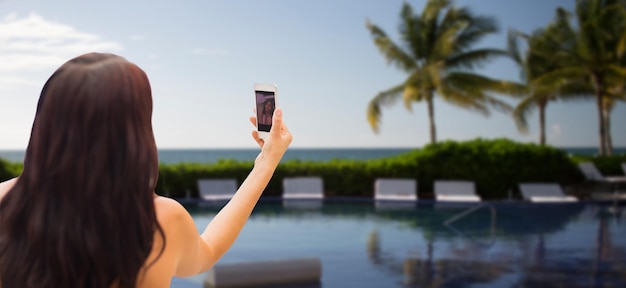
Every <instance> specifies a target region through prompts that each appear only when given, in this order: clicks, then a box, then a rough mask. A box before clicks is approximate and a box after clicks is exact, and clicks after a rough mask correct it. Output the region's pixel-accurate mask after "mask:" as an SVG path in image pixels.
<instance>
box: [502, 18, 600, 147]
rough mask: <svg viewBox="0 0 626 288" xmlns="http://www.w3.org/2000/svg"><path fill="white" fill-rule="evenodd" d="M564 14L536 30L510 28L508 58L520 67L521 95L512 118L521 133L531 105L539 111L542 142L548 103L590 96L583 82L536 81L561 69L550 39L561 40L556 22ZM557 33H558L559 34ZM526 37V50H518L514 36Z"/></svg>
mask: <svg viewBox="0 0 626 288" xmlns="http://www.w3.org/2000/svg"><path fill="white" fill-rule="evenodd" d="M563 17H567V15H565V14H563V13H562V11H557V15H556V19H555V21H554V24H550V25H548V26H547V27H545V28H541V29H537V30H535V31H534V32H533V33H532V34H530V35H528V34H524V33H521V32H518V31H510V32H509V39H508V47H507V48H508V52H509V55H510V56H511V58H512V59H513V60H514V61H515V62H516V63H517V64H518V65H519V66H520V76H521V77H520V78H521V79H522V81H523V84H522V85H523V86H524V88H525V89H524V90H525V92H524V97H523V98H522V99H521V101H520V102H519V103H518V105H517V106H516V107H515V109H514V110H513V118H514V120H515V123H516V124H517V127H518V129H519V130H520V131H522V132H524V133H525V132H527V131H528V122H527V120H526V119H527V117H528V114H529V113H530V112H532V110H534V109H535V108H536V109H537V110H538V113H539V144H540V145H542V146H543V145H545V144H546V132H545V126H546V124H545V119H546V118H545V114H546V108H547V106H548V103H549V102H551V101H555V100H558V99H568V98H574V97H585V96H588V95H591V93H592V91H591V87H590V85H588V84H587V83H581V82H567V83H566V84H559V85H556V86H555V85H554V83H542V82H539V81H537V79H541V76H543V75H545V74H547V73H550V72H553V71H556V70H558V69H560V68H562V66H563V65H564V64H563V59H562V57H558V56H559V50H558V47H555V46H554V45H552V41H553V40H556V39H563V38H564V35H562V33H561V31H560V29H559V28H560V27H559V23H560V21H562V19H563ZM559 33H561V35H559ZM519 38H522V39H524V40H526V44H527V46H526V47H527V49H526V51H525V53H522V52H521V49H520V46H519V43H518V39H519Z"/></svg>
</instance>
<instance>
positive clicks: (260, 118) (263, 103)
mask: <svg viewBox="0 0 626 288" xmlns="http://www.w3.org/2000/svg"><path fill="white" fill-rule="evenodd" d="M254 99H255V105H256V106H255V107H256V128H257V131H258V132H259V138H261V139H265V138H266V137H267V135H268V134H269V132H270V130H271V129H272V116H274V109H276V104H278V101H277V100H278V86H276V85H274V84H263V83H255V84H254Z"/></svg>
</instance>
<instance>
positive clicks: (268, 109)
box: [259, 98, 274, 125]
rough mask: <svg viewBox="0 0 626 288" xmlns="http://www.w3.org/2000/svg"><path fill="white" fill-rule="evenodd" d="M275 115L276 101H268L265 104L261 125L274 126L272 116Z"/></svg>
mask: <svg viewBox="0 0 626 288" xmlns="http://www.w3.org/2000/svg"><path fill="white" fill-rule="evenodd" d="M273 115H274V99H273V98H272V99H267V100H265V101H264V102H263V111H262V113H261V119H259V123H260V124H263V125H272V116H273Z"/></svg>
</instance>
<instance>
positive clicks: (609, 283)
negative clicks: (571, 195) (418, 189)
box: [367, 206, 626, 287]
mask: <svg viewBox="0 0 626 288" xmlns="http://www.w3.org/2000/svg"><path fill="white" fill-rule="evenodd" d="M612 208H613V209H614V207H612ZM583 209H584V206H569V208H563V207H558V209H557V207H556V206H555V207H543V209H534V210H533V211H532V212H533V213H534V215H527V214H520V215H517V216H515V215H514V214H515V212H513V211H512V210H508V211H507V212H505V213H504V214H505V215H507V214H508V216H504V218H507V217H508V222H509V223H508V224H505V226H506V225H510V226H508V227H504V226H499V227H495V228H494V227H490V229H497V230H498V235H499V236H498V239H497V241H498V242H499V243H496V245H495V246H494V247H492V246H488V245H481V242H480V241H474V239H473V238H472V239H470V238H468V237H465V236H462V235H461V236H459V235H460V234H457V236H456V237H450V235H449V234H448V231H446V230H445V228H444V226H442V225H436V224H435V225H429V223H426V222H421V223H419V222H418V223H417V226H419V228H420V229H422V232H423V235H424V236H425V238H426V241H427V247H426V249H425V250H426V253H425V254H426V257H425V258H421V257H416V256H415V255H414V254H415V253H409V251H407V253H406V254H407V256H406V257H404V259H402V260H400V259H398V258H393V257H384V256H383V255H385V246H384V245H383V243H382V242H383V239H381V238H384V236H385V235H384V234H382V235H381V233H380V232H379V231H378V230H374V231H372V232H371V233H370V235H369V238H368V242H367V252H368V256H369V259H370V260H371V262H372V263H373V264H375V265H376V266H377V267H379V269H384V270H386V271H394V272H395V273H402V274H403V275H404V282H403V285H404V286H405V287H470V286H473V285H475V284H480V283H487V284H492V286H489V285H488V286H489V287H501V285H500V284H497V283H498V281H502V284H503V285H502V286H506V287H511V286H512V287H626V247H625V245H624V244H625V243H626V240H622V241H620V242H621V243H620V245H617V246H616V245H614V243H613V241H612V239H615V238H614V237H613V236H612V235H611V227H612V226H611V225H610V224H609V222H610V221H611V220H612V218H609V217H607V214H606V213H604V214H603V213H598V214H597V215H596V217H597V221H589V222H590V223H588V224H591V223H594V222H595V223H597V228H596V229H595V230H596V233H597V235H596V237H594V238H593V239H595V243H586V244H584V243H583V244H576V245H575V246H573V247H568V246H567V245H563V246H561V245H560V244H561V243H559V242H556V241H549V240H548V239H550V238H551V237H552V236H553V235H558V234H559V232H562V231H563V230H566V229H567V227H566V226H567V225H568V224H569V223H570V222H571V221H573V219H575V218H576V217H578V215H579V214H580V213H581V211H582V210H583ZM588 209H592V210H593V209H599V210H600V211H603V209H604V208H601V207H600V208H597V207H589V208H588ZM620 209H623V208H620ZM555 210H557V211H556V212H557V213H558V214H555ZM518 212H522V213H528V211H521V210H520V211H518ZM610 215H618V216H617V217H621V216H619V215H621V213H619V214H616V213H612V214H610ZM513 216H515V217H513ZM516 217H518V218H517V220H518V222H520V221H522V220H531V221H535V220H539V219H545V221H537V222H535V225H534V226H533V225H529V226H528V229H520V227H519V226H518V227H514V226H513V225H511V224H514V223H515V221H514V220H515V219H514V218H516ZM615 220H616V221H615V222H613V223H620V222H618V221H619V219H615ZM489 221H490V219H489V217H486V215H483V216H480V217H475V219H472V220H470V221H468V222H466V223H463V224H465V225H466V227H462V226H463V224H462V223H457V224H458V225H459V226H461V228H459V229H464V231H467V233H470V234H472V233H474V235H481V233H480V232H481V231H483V230H485V229H484V228H483V227H482V226H481V225H479V222H483V223H485V222H486V223H489ZM574 221H576V220H574ZM459 222H460V221H459ZM492 223H493V222H492ZM430 224H434V223H432V222H431V223H430ZM518 224H519V223H518ZM613 227H618V228H620V229H621V234H620V235H621V236H622V237H623V236H626V234H625V233H624V230H625V229H624V227H623V225H620V226H613ZM474 230H478V232H476V231H474ZM580 233H584V232H581V231H574V233H569V234H572V235H570V237H573V239H566V241H572V242H576V240H577V239H576V237H580V236H585V235H581V234H580ZM442 237H443V238H442ZM479 237H480V236H479ZM483 237H484V236H483ZM555 237H557V236H555ZM619 239H624V238H619ZM435 246H437V247H440V248H437V249H438V251H440V252H439V253H440V254H441V256H439V257H434V250H435ZM515 247H517V248H515ZM391 249H393V247H391ZM442 250H443V251H442ZM408 254H413V255H408ZM399 262H401V263H402V264H401V265H399ZM400 266H401V268H399V267H400ZM400 269H401V271H400ZM505 275H509V276H511V275H513V276H514V277H508V278H509V279H511V278H513V279H515V278H516V280H512V281H511V280H509V282H508V283H506V284H505V282H504V281H505V280H503V279H506V278H507V277H503V276H505Z"/></svg>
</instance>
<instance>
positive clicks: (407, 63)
mask: <svg viewBox="0 0 626 288" xmlns="http://www.w3.org/2000/svg"><path fill="white" fill-rule="evenodd" d="M366 26H367V28H368V29H369V30H370V34H371V35H372V37H373V38H374V43H375V44H376V46H377V47H378V50H379V51H380V52H381V53H382V54H383V56H385V59H386V60H387V63H389V64H393V65H395V66H396V67H398V68H400V69H402V70H403V71H411V70H413V69H415V66H416V65H415V62H414V61H413V58H411V56H409V55H408V54H407V53H406V52H405V51H403V50H402V49H400V47H398V46H397V45H396V44H395V43H394V42H393V41H392V40H391V39H390V38H389V37H388V36H387V34H386V33H385V31H383V30H382V29H380V28H379V27H378V26H376V25H375V24H373V23H371V22H369V21H367V22H366Z"/></svg>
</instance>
